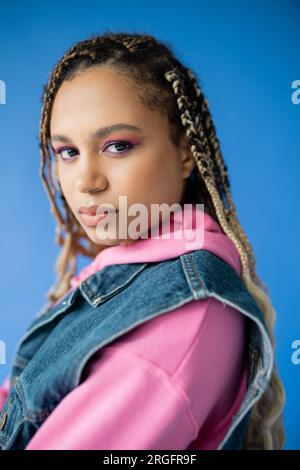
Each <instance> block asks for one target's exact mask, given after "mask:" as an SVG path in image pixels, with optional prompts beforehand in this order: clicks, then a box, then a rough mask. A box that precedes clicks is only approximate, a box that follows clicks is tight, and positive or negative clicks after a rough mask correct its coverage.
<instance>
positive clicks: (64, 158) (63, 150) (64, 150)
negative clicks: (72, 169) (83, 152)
mask: <svg viewBox="0 0 300 470" xmlns="http://www.w3.org/2000/svg"><path fill="white" fill-rule="evenodd" d="M64 152H66V154H65V155H66V156H65V157H63V153H64ZM68 152H74V153H76V150H75V149H72V148H70V147H64V148H61V149H58V150H57V152H55V153H56V155H59V156H60V158H61V159H62V160H71V159H72V158H68V157H73V156H74V155H70V154H69V153H68Z"/></svg>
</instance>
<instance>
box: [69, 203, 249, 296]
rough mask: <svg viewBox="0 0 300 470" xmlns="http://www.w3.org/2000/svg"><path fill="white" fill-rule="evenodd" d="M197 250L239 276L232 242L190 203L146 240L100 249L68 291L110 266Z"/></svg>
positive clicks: (198, 207)
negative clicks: (211, 256) (226, 265)
mask: <svg viewBox="0 0 300 470" xmlns="http://www.w3.org/2000/svg"><path fill="white" fill-rule="evenodd" d="M199 249H205V250H208V251H210V252H212V253H213V254H215V255H217V256H219V257H220V258H221V259H223V260H224V261H225V262H226V263H228V264H229V265H230V266H231V267H232V268H233V269H234V270H235V271H236V272H237V274H238V275H240V273H241V263H240V257H239V253H238V251H237V249H236V247H235V245H234V243H233V242H232V241H231V239H230V238H229V237H228V236H227V235H225V234H224V233H223V230H222V229H221V227H220V225H219V224H218V223H217V222H215V221H214V219H213V218H212V217H211V216H210V215H209V214H207V213H206V212H204V211H203V205H202V204H196V203H190V204H184V206H183V207H181V206H180V209H178V210H176V211H175V212H173V213H172V214H171V216H170V223H168V221H165V222H164V221H163V222H162V223H161V224H160V225H159V226H158V227H157V228H156V229H154V231H149V232H148V238H139V239H137V240H134V241H133V242H132V243H130V244H128V245H123V244H120V245H114V246H110V247H107V248H104V249H103V250H102V251H100V252H99V253H98V255H97V256H96V257H95V258H94V259H93V260H92V262H91V263H90V264H89V265H88V266H86V267H84V268H83V269H82V270H81V271H80V273H79V274H77V275H75V276H73V278H72V279H71V288H72V289H74V288H76V287H77V286H78V285H79V284H80V283H81V282H82V281H84V280H85V279H87V278H88V277H89V276H90V275H92V274H93V273H95V272H96V271H99V270H101V269H103V268H104V267H106V266H109V265H112V264H124V263H145V262H157V261H163V260H165V259H170V258H175V257H178V256H180V255H183V254H185V253H189V252H191V251H195V250H199Z"/></svg>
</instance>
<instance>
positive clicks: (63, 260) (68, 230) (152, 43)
mask: <svg viewBox="0 0 300 470" xmlns="http://www.w3.org/2000/svg"><path fill="white" fill-rule="evenodd" d="M91 67H94V68H95V67H98V68H102V69H104V68H108V69H112V70H116V71H117V72H118V73H120V74H125V75H127V76H128V77H129V78H130V79H131V80H132V82H133V83H134V84H135V85H136V88H137V92H138V94H139V97H140V99H141V101H142V102H143V103H144V104H145V105H146V106H148V107H149V108H150V109H152V110H154V109H158V110H160V111H161V112H166V113H167V115H168V118H169V122H170V138H171V139H172V141H173V143H174V144H175V145H178V142H179V138H180V136H182V135H185V137H186V139H187V142H188V146H189V150H190V152H191V153H192V155H193V157H194V160H195V163H196V164H195V167H194V169H193V172H192V173H193V178H192V179H190V178H188V181H187V184H186V187H185V192H184V197H183V202H186V201H193V202H202V203H203V202H204V207H205V210H206V211H207V212H208V213H209V214H210V215H211V216H212V217H213V218H214V219H215V220H216V221H217V222H218V223H219V225H220V227H221V229H222V230H223V232H224V233H225V234H226V235H227V236H228V237H229V238H230V239H231V240H232V242H233V243H234V244H235V246H236V248H237V250H238V252H239V255H240V260H241V266H242V273H241V279H242V281H243V282H244V284H245V286H246V287H247V289H248V291H249V292H250V294H251V295H252V296H253V297H254V299H255V300H256V302H257V304H258V306H259V307H260V310H261V312H262V314H263V316H264V320H265V323H266V327H267V329H268V333H269V336H270V339H271V343H272V346H273V349H275V340H274V334H273V329H274V322H275V311H274V308H273V306H272V304H271V301H270V297H269V291H268V288H267V286H266V285H265V284H264V283H263V282H262V281H261V280H260V279H259V277H258V276H257V274H256V270H255V257H254V253H253V250H252V247H251V245H250V242H249V240H248V238H247V237H246V234H245V233H244V231H243V229H242V227H241V224H240V222H239V220H238V218H237V214H236V209H235V206H234V203H233V200H232V197H231V194H230V183H229V178H228V172H227V167H226V165H225V163H224V160H223V157H222V153H221V149H220V143H219V140H218V138H217V136H216V130H215V126H214V124H213V121H212V117H211V114H210V111H209V106H208V101H207V99H205V97H204V95H203V92H202V90H201V89H200V86H199V84H198V81H197V79H196V77H195V75H194V73H193V72H192V70H191V69H190V68H186V67H185V66H184V65H183V64H182V63H181V62H179V61H178V60H177V59H176V58H175V57H174V54H173V52H172V50H171V47H170V46H167V45H166V44H163V43H162V42H159V41H158V40H156V39H155V38H154V37H152V36H149V35H143V34H127V33H121V32H120V33H111V32H106V33H105V34H103V35H100V36H98V35H96V36H92V37H91V38H90V39H87V40H83V41H80V42H78V43H76V44H75V45H74V46H73V47H71V48H70V49H69V50H68V51H67V52H66V53H65V54H64V56H63V57H62V58H61V59H60V60H59V62H58V63H57V64H56V65H55V67H54V69H53V71H52V73H51V76H50V78H49V81H48V83H47V84H46V85H45V86H44V91H43V96H42V112H41V119H40V133H39V141H40V152H41V167H40V176H41V177H42V181H43V184H44V186H45V189H46V191H47V194H48V197H49V199H50V207H51V212H52V213H53V214H54V216H55V219H56V221H57V227H56V237H55V242H56V243H57V244H58V245H60V246H62V250H61V252H60V254H59V256H58V259H57V261H56V272H57V276H58V281H57V283H56V284H55V285H54V286H53V287H52V288H51V289H50V290H49V292H48V293H47V298H48V300H49V301H50V305H53V304H54V303H55V302H56V301H57V300H59V299H60V298H61V297H62V296H63V295H64V294H65V293H66V292H67V291H68V289H69V288H70V279H71V278H72V276H73V275H74V274H75V270H76V260H77V256H78V255H79V254H82V255H84V256H87V257H90V258H93V257H94V256H95V255H96V253H97V245H95V244H94V243H93V242H92V241H91V240H89V239H87V237H86V234H85V233H84V231H83V229H82V228H81V227H80V225H79V224H78V222H77V220H76V218H75V217H74V216H73V214H72V212H71V210H70V208H69V207H68V204H67V202H66V200H65V198H64V196H63V194H62V191H61V188H60V184H59V182H58V175H57V167H56V161H54V163H53V173H54V175H52V168H51V156H50V150H51V146H50V119H51V111H52V107H53V102H54V98H55V95H56V93H57V91H58V89H59V87H60V85H61V84H62V82H63V81H65V80H71V79H72V78H73V77H74V76H75V75H76V74H78V73H82V72H84V71H85V70H87V69H88V68H91ZM54 160H55V159H54ZM46 169H47V172H46V171H45V170H46ZM53 176H54V178H53ZM55 180H56V181H55ZM57 192H58V193H59V194H58V196H59V198H60V200H61V205H62V210H60V209H59V207H58V205H57V201H56V196H57ZM81 242H82V243H84V245H82V243H81ZM68 268H69V269H68ZM284 404H285V391H284V388H283V385H282V383H281V381H280V378H279V375H278V373H277V366H276V363H275V361H274V365H273V370H272V374H271V378H270V381H269V384H268V388H267V389H266V391H265V392H264V394H263V395H262V396H261V398H260V399H259V400H258V402H257V403H256V404H255V405H254V406H253V408H252V411H251V417H250V418H251V419H250V421H249V425H248V427H247V432H246V436H245V439H244V444H243V448H244V449H282V448H283V447H284V444H285V434H284V427H283V420H282V409H283V407H284Z"/></svg>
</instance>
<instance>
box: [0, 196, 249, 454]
mask: <svg viewBox="0 0 300 470" xmlns="http://www.w3.org/2000/svg"><path fill="white" fill-rule="evenodd" d="M192 210H193V216H194V215H195V214H196V212H195V211H196V210H198V208H196V205H193V207H192ZM184 214H186V212H185V211H184ZM174 220H175V221H177V222H176V223H177V228H174V227H173V228H172V227H171V229H170V232H174V230H177V229H181V230H183V232H182V233H184V234H185V233H189V234H191V233H192V231H193V230H194V229H193V227H194V225H193V227H192V226H191V225H190V224H188V225H186V222H185V224H184V227H183V226H182V224H181V218H179V219H177V218H176V216H175V218H174ZM189 220H190V219H189ZM193 220H194V219H193ZM178 221H179V222H178ZM180 224H181V226H180ZM189 240H190V239H189ZM202 247H203V248H204V249H206V250H209V251H211V252H212V253H214V254H216V255H217V256H219V257H220V258H222V259H223V260H224V261H226V262H227V263H228V264H229V265H231V266H232V267H233V268H234V269H235V270H236V272H237V273H238V274H240V270H241V265H240V260H239V254H238V252H237V250H236V248H235V246H234V244H233V242H232V241H231V240H230V239H229V238H228V237H227V236H226V235H224V234H223V232H222V230H221V228H220V227H219V225H218V224H217V223H216V222H215V221H214V220H213V219H212V218H211V217H210V216H209V215H208V214H206V213H204V243H203V246H202ZM199 248H201V247H200V246H199ZM199 248H195V247H193V248H187V246H186V240H184V239H183V238H182V239H175V238H170V239H168V240H166V239H162V238H158V239H154V238H148V239H139V240H136V241H135V243H133V244H132V245H127V246H125V245H118V246H112V247H108V248H105V249H104V250H103V251H101V252H100V253H99V254H98V255H97V256H96V257H95V259H94V260H93V261H92V262H91V263H90V264H89V265H88V266H87V267H85V268H84V269H82V270H81V272H80V274H79V275H77V276H74V277H73V279H72V281H71V286H72V289H73V288H75V287H76V286H77V285H79V284H80V282H82V281H83V280H84V279H86V278H87V277H88V276H90V275H91V274H93V273H94V272H95V271H97V270H100V269H103V268H104V267H105V266H108V265H112V264H120V263H136V262H146V261H160V260H165V259H169V258H172V257H176V256H180V255H182V254H184V253H186V252H189V251H193V250H195V249H199ZM245 328H246V319H245V317H244V316H243V315H242V314H240V313H239V312H237V311H236V310H235V309H234V308H232V307H229V306H225V305H223V304H222V303H221V302H219V301H218V300H216V299H214V298H212V297H210V298H208V299H202V300H192V301H191V302H189V303H187V304H185V305H183V306H181V307H179V308H177V309H176V310H173V311H171V312H169V313H167V314H164V315H161V316H159V317H157V318H154V319H152V320H150V321H148V322H146V323H144V324H142V325H139V326H137V327H136V328H134V329H133V330H132V331H129V332H127V333H125V334H124V335H123V336H121V337H120V338H117V339H116V340H114V341H113V342H111V343H110V344H109V345H108V346H105V347H104V348H102V349H101V350H100V351H98V353H96V354H95V355H94V356H93V358H92V360H91V361H89V363H88V364H87V365H86V367H85V369H84V373H83V375H82V377H81V383H80V384H79V385H78V386H77V387H76V388H75V389H74V390H72V391H71V392H70V393H69V394H68V395H67V396H66V397H65V398H64V399H63V400H62V401H61V402H60V403H59V404H58V406H57V407H56V408H55V409H54V410H53V412H52V413H51V415H50V416H49V417H48V418H47V419H46V420H45V421H44V423H43V424H42V426H41V427H40V428H39V429H38V431H37V432H36V434H35V435H34V436H33V438H32V439H31V441H30V442H29V443H28V445H27V447H26V450H37V449H39V450H45V449H93V450H99V449H106V450H108V449H109V450H113V449H120V450H122V449H129V450H132V449H133V450H137V449H146V450H161V449H165V450H166V449H172V450H183V449H192V450H197V449H199V450H200V449H216V448H217V447H218V445H219V444H220V442H221V441H222V439H223V437H224V435H225V434H226V432H227V430H228V428H229V427H230V424H231V419H232V417H233V415H234V414H235V413H236V412H237V410H238V409H239V407H240V405H241V403H242V401H243V399H244V396H245V392H246V386H247V385H246V384H247V373H248V369H247V359H246V348H245V344H246V342H245V333H246V332H245ZM166 338H167V339H168V341H166ZM8 389H9V380H8V379H6V381H5V382H4V384H3V386H2V387H0V409H1V408H2V406H3V403H4V401H5V399H6V396H7V394H8Z"/></svg>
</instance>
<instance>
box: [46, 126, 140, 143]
mask: <svg viewBox="0 0 300 470" xmlns="http://www.w3.org/2000/svg"><path fill="white" fill-rule="evenodd" d="M121 130H126V131H138V132H142V129H141V128H140V127H137V126H134V125H132V124H126V123H123V122H118V123H116V124H112V125H110V126H105V127H101V128H100V129H97V130H96V131H95V132H93V133H92V134H91V138H92V139H95V138H99V137H100V138H103V137H106V136H107V135H109V134H112V133H113V132H115V131H121ZM51 141H52V142H53V141H56V142H68V143H72V139H70V137H68V136H66V135H62V134H54V135H52V136H51Z"/></svg>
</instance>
